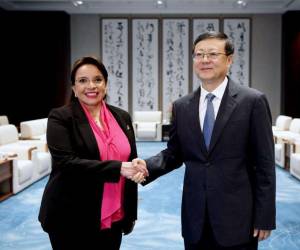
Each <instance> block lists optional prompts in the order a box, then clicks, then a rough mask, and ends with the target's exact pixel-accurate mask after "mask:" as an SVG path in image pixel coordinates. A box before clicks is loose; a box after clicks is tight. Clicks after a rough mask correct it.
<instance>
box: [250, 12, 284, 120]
mask: <svg viewBox="0 0 300 250" xmlns="http://www.w3.org/2000/svg"><path fill="white" fill-rule="evenodd" d="M251 51H252V53H251V86H252V87H253V88H256V89H258V90H260V91H262V92H264V93H265V94H266V96H267V98H268V100H269V103H270V107H271V112H272V116H273V123H274V122H275V119H276V117H277V116H278V115H279V114H280V105H281V103H280V95H281V54H282V53H281V15H279V14H272V15H254V16H253V18H252V50H251Z"/></svg>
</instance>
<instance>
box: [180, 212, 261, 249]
mask: <svg viewBox="0 0 300 250" xmlns="http://www.w3.org/2000/svg"><path fill="white" fill-rule="evenodd" d="M257 247H258V241H257V238H253V240H251V241H250V242H247V243H245V244H241V245H237V246H231V247H223V246H220V245H219V244H218V243H217V241H216V239H215V237H214V234H213V231H212V228H211V225H210V222H209V219H208V215H207V216H206V218H205V223H204V229H203V233H202V236H201V239H200V241H199V242H197V243H190V242H187V241H186V240H184V248H185V250H257Z"/></svg>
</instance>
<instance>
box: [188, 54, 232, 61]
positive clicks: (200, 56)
mask: <svg viewBox="0 0 300 250" xmlns="http://www.w3.org/2000/svg"><path fill="white" fill-rule="evenodd" d="M219 55H225V56H227V54H225V53H219V52H209V53H202V52H201V53H194V54H193V56H192V57H193V60H194V61H201V60H203V59H204V57H205V56H206V57H207V59H208V60H210V59H211V60H216V59H217V58H218V57H219Z"/></svg>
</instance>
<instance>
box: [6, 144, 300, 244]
mask: <svg viewBox="0 0 300 250" xmlns="http://www.w3.org/2000/svg"><path fill="white" fill-rule="evenodd" d="M137 146H138V153H139V156H140V157H141V158H147V157H149V156H152V155H154V154H155V153H157V152H159V151H160V150H161V149H163V148H165V146H166V144H165V143H157V142H149V143H145V142H143V143H142V142H139V143H138V144H137ZM276 170H277V230H275V231H274V232H273V234H272V236H271V237H270V238H269V239H268V240H266V241H264V242H262V243H260V246H259V249H260V250H263V249H272V250H299V249H300V181H298V180H297V179H295V178H293V177H291V176H290V175H289V173H288V172H286V171H284V170H282V169H280V168H276ZM183 174H184V167H182V168H181V169H178V170H176V171H173V172H172V173H170V174H168V175H166V176H163V177H161V178H160V179H158V180H157V181H155V182H153V183H151V184H149V185H148V186H146V187H142V186H140V187H139V220H138V221H137V224H136V227H135V230H134V232H133V233H132V234H130V235H129V236H127V237H124V238H123V242H122V248H121V249H122V250H182V249H183V242H182V238H181V232H180V203H181V192H182V179H183ZM46 181H47V177H46V178H44V179H42V180H40V181H39V182H37V183H35V184H33V185H32V186H30V187H28V188H27V189H25V190H24V191H22V192H21V193H19V194H18V195H15V196H13V197H11V198H9V199H7V200H5V201H3V202H1V203H0V249H1V250H21V249H22V250H50V249H51V246H50V244H49V241H48V237H47V234H45V233H44V232H43V231H42V229H41V227H40V225H39V223H38V221H37V214H38V209H39V205H40V199H41V195H42V192H43V188H44V186H45V183H46Z"/></svg>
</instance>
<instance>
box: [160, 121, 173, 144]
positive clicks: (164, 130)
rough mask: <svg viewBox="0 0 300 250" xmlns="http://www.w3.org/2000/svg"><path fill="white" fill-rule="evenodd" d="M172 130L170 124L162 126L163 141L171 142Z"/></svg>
mask: <svg viewBox="0 0 300 250" xmlns="http://www.w3.org/2000/svg"><path fill="white" fill-rule="evenodd" d="M170 128H171V124H170V123H165V124H162V141H168V140H169V132H170Z"/></svg>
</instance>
